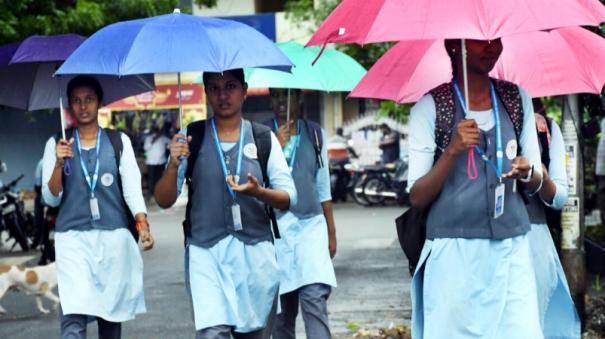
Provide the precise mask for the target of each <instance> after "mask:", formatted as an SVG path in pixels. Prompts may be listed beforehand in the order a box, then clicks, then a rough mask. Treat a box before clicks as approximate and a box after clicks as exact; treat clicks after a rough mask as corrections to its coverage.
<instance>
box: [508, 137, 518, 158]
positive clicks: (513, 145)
mask: <svg viewBox="0 0 605 339" xmlns="http://www.w3.org/2000/svg"><path fill="white" fill-rule="evenodd" d="M506 157H507V158H508V159H509V160H513V159H514V158H516V157H517V140H515V139H512V140H510V141H509V142H508V143H507V144H506Z"/></svg>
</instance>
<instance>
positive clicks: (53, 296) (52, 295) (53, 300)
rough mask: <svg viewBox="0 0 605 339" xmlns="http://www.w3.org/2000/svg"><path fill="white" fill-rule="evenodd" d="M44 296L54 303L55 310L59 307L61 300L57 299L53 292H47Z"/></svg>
mask: <svg viewBox="0 0 605 339" xmlns="http://www.w3.org/2000/svg"><path fill="white" fill-rule="evenodd" d="M43 296H44V297H46V299H48V300H51V301H52V302H53V303H54V305H53V308H54V309H57V307H58V306H59V302H60V300H59V297H57V296H56V295H55V294H54V293H53V291H51V290H48V291H46V293H44V294H43Z"/></svg>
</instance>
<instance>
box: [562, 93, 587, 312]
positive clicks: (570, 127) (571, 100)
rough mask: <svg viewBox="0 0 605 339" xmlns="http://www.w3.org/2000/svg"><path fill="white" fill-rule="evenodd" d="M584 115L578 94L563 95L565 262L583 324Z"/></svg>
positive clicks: (570, 287)
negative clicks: (566, 194)
mask: <svg viewBox="0 0 605 339" xmlns="http://www.w3.org/2000/svg"><path fill="white" fill-rule="evenodd" d="M581 127H582V114H581V112H580V105H579V100H578V95H577V94H572V95H566V96H565V97H564V98H563V120H562V127H561V131H562V133H563V140H564V141H565V166H566V169H567V181H568V187H569V197H568V199H567V203H566V204H565V206H564V207H563V211H562V215H561V229H562V232H561V264H562V265H563V270H564V271H565V276H566V277H567V282H568V284H569V290H570V292H571V296H572V298H573V300H574V303H575V305H576V308H577V310H578V314H579V316H580V319H582V323H584V318H585V302H584V295H585V294H586V255H585V253H584V162H583V159H582V153H583V150H582V148H581V146H582V143H581V142H580V138H581V133H580V131H581Z"/></svg>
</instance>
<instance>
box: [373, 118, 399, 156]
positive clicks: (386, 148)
mask: <svg viewBox="0 0 605 339" xmlns="http://www.w3.org/2000/svg"><path fill="white" fill-rule="evenodd" d="M380 131H381V132H382V136H381V137H380V144H379V145H378V147H380V149H381V150H382V164H383V165H384V164H390V163H393V162H396V161H397V160H399V133H397V131H393V130H392V129H391V128H390V127H389V125H387V124H385V123H383V124H381V125H380Z"/></svg>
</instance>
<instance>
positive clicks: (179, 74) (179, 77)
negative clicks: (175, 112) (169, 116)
mask: <svg viewBox="0 0 605 339" xmlns="http://www.w3.org/2000/svg"><path fill="white" fill-rule="evenodd" d="M176 79H177V83H178V91H179V93H178V95H177V97H178V98H179V127H180V129H181V130H182V129H183V103H182V102H181V72H177V73H176Z"/></svg>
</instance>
